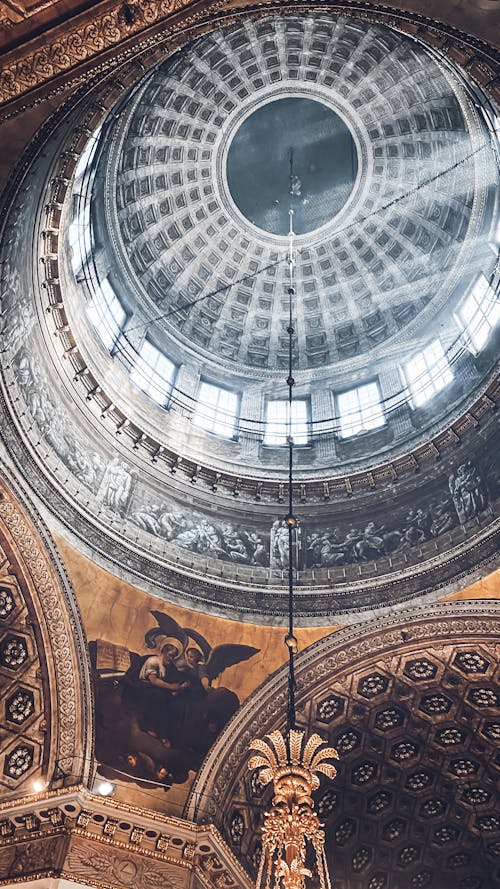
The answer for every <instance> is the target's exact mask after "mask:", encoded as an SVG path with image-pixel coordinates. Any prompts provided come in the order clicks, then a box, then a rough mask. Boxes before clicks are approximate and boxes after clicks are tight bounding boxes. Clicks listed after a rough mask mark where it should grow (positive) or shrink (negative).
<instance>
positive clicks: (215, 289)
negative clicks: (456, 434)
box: [105, 16, 494, 374]
mask: <svg viewBox="0 0 500 889" xmlns="http://www.w3.org/2000/svg"><path fill="white" fill-rule="evenodd" d="M113 139H114V145H113V148H112V150H111V151H110V153H109V157H108V160H107V165H106V172H105V182H106V188H107V207H108V224H109V226H110V231H111V232H114V231H115V230H116V233H117V234H118V232H119V238H118V243H116V254H117V256H118V258H119V260H120V261H121V263H122V264H123V270H124V274H125V276H126V278H127V280H128V281H130V282H131V283H132V286H133V291H134V292H135V293H136V294H137V300H138V302H139V304H140V306H139V308H138V309H137V311H138V312H139V314H141V315H144V317H145V318H148V319H155V321H154V327H153V329H155V334H156V335H158V333H159V330H158V328H159V329H160V330H161V331H163V332H164V333H165V334H168V335H170V336H174V337H175V338H176V340H177V341H178V342H179V343H181V344H182V346H183V347H184V348H185V349H187V350H188V351H190V352H191V354H192V350H193V349H194V350H195V354H196V356H197V357H198V356H199V354H200V350H201V354H203V355H204V356H205V357H206V360H207V361H209V362H210V363H217V364H220V363H221V362H222V363H223V365H224V366H226V365H227V363H228V362H231V363H234V365H235V368H236V369H237V370H240V371H241V372H243V373H246V374H248V373H250V374H251V373H252V369H255V368H265V369H267V370H269V371H274V370H276V369H279V368H282V367H285V366H286V363H287V360H288V353H287V348H288V345H287V337H286V328H287V324H288V316H287V312H288V306H287V285H288V266H287V262H286V253H287V238H286V234H287V232H288V210H289V205H290V203H291V204H292V206H293V209H294V211H295V219H294V227H295V230H296V231H297V233H298V237H297V247H298V248H299V250H298V256H297V291H298V294H299V297H298V299H297V305H296V307H295V311H296V315H297V320H296V353H295V360H296V362H297V365H298V366H299V367H300V368H304V369H306V368H322V367H325V366H331V365H333V366H334V367H337V368H338V367H339V364H340V365H341V364H342V362H344V363H345V362H346V360H347V359H352V358H356V357H357V359H358V361H357V366H358V367H359V366H360V361H362V362H364V363H366V361H368V362H369V363H370V365H371V367H372V369H373V368H374V362H375V361H376V360H377V357H378V356H380V355H382V354H383V355H387V352H388V350H389V351H391V352H392V354H393V355H395V354H397V355H398V356H401V350H406V349H407V348H408V346H409V345H411V348H413V349H414V348H415V342H416V341H418V339H419V338H421V337H422V336H425V335H427V331H428V328H429V324H433V323H435V321H436V318H437V317H440V312H441V311H442V310H443V309H444V310H445V315H443V316H441V319H444V318H445V317H449V316H450V312H451V310H452V309H453V308H454V306H455V303H456V301H457V296H458V295H460V294H461V292H462V291H463V288H464V286H465V285H466V282H467V281H468V280H470V276H471V275H474V273H475V272H479V271H482V272H484V273H485V274H486V275H487V276H488V275H489V273H490V271H491V269H492V268H493V265H494V255H493V252H492V251H491V249H490V250H489V251H488V248H487V239H488V236H489V230H490V226H491V212H492V208H491V204H490V203H489V201H488V193H487V189H485V186H486V187H487V186H488V185H489V183H490V182H492V181H493V180H494V172H493V169H494V168H493V167H492V166H491V162H492V159H491V157H490V144H489V139H488V137H487V133H486V129H485V127H484V122H483V121H482V119H481V116H480V115H479V116H478V114H477V111H476V110H474V108H473V107H472V106H471V105H470V103H469V102H468V101H467V99H466V97H465V94H464V92H463V89H462V87H461V85H460V83H459V81H458V80H457V78H456V77H455V76H453V75H452V73H451V71H447V70H446V69H444V68H443V66H442V65H440V64H438V63H437V62H436V61H435V60H434V59H433V58H432V57H431V56H430V55H429V53H428V52H427V51H426V50H424V49H423V48H422V47H419V46H418V45H417V44H415V43H413V42H412V41H410V40H408V39H403V38H401V37H400V36H399V35H397V34H396V33H394V32H390V31H389V30H387V29H383V28H380V27H378V26H375V25H371V26H370V25H367V24H366V23H364V22H361V21H356V20H354V19H350V18H343V17H341V18H339V19H331V18H327V17H321V16H310V17H304V18H303V17H297V16H286V17H283V18H273V19H265V20H263V21H257V22H248V23H245V24H241V25H238V26H235V27H233V28H229V29H227V30H225V31H218V32H215V33H214V34H211V35H209V36H207V37H203V38H202V39H200V40H198V41H196V42H195V43H194V44H193V45H191V46H190V47H189V48H187V49H186V50H184V51H183V52H181V53H179V54H178V55H177V56H174V57H173V58H172V59H169V60H168V61H167V62H165V63H164V64H163V65H161V66H160V67H159V68H158V69H157V71H156V72H155V73H154V74H153V75H152V76H151V77H150V78H148V80H147V81H146V83H145V84H144V86H143V87H142V89H140V90H139V91H138V93H137V94H136V96H135V97H134V99H133V100H132V101H130V102H127V105H126V108H125V109H124V112H123V113H122V115H121V117H120V120H119V123H118V125H117V132H115V133H114V135H113ZM290 150H292V151H293V175H294V176H295V177H296V180H297V181H296V185H295V191H294V194H293V196H292V197H291V198H290V195H289V174H290V170H289V154H290ZM482 242H483V246H482ZM110 264H111V260H110ZM457 287H458V288H459V289H458V292H457ZM444 323H445V322H444V320H440V324H441V325H443V324H444ZM151 329H152V328H151V325H150V326H149V327H148V330H149V331H150V333H151ZM361 356H363V357H361Z"/></svg>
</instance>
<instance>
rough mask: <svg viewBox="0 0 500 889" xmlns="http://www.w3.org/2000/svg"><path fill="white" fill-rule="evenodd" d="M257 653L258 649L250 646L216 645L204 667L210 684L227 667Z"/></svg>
mask: <svg viewBox="0 0 500 889" xmlns="http://www.w3.org/2000/svg"><path fill="white" fill-rule="evenodd" d="M259 651H260V648H253V647H252V646H251V645H233V644H231V643H228V644H226V645H217V646H216V647H215V648H213V649H212V651H211V653H210V657H209V658H208V661H207V665H206V671H207V676H208V678H209V680H210V682H212V680H213V679H217V676H220V674H221V673H223V672H224V670H226V669H227V668H228V667H232V666H233V665H234V664H240V663H241V662H242V661H247V660H248V659H249V658H251V657H253V656H254V654H257V652H259Z"/></svg>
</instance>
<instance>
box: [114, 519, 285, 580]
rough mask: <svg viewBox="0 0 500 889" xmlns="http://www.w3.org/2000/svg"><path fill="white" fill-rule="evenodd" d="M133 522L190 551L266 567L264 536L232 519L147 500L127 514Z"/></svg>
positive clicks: (267, 554) (266, 552)
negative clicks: (219, 520) (218, 519)
mask: <svg viewBox="0 0 500 889" xmlns="http://www.w3.org/2000/svg"><path fill="white" fill-rule="evenodd" d="M128 518H129V519H130V521H131V522H133V523H134V524H135V525H137V526H138V527H139V528H142V530H143V531H147V532H148V533H149V534H154V535H155V536H157V537H162V538H163V539H164V540H168V541H170V542H172V543H175V544H176V545H177V546H180V547H182V548H183V549H187V550H189V551H190V552H193V553H198V554H199V555H205V556H208V557H209V558H214V559H222V561H225V562H235V563H237V564H241V565H256V566H261V567H267V565H268V564H269V552H268V549H267V547H266V546H265V545H264V542H263V540H262V538H261V537H260V536H259V535H258V534H257V533H255V532H248V531H245V530H244V529H243V528H239V527H236V526H234V525H232V524H230V523H229V522H222V523H217V522H209V521H207V520H206V519H205V518H204V517H203V516H201V515H198V514H196V513H191V515H189V516H188V515H185V514H183V513H181V512H179V511H173V510H171V509H169V508H168V506H167V504H165V503H163V504H154V503H144V504H142V505H141V506H140V507H139V508H138V509H135V510H133V511H131V512H130V513H129V515H128Z"/></svg>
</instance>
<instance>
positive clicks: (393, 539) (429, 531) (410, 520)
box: [306, 464, 486, 568]
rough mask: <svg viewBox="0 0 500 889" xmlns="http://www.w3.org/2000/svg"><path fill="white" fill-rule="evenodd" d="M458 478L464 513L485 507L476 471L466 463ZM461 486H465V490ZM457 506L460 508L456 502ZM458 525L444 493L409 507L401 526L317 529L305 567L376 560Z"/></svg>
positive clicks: (309, 539) (309, 542) (311, 537)
mask: <svg viewBox="0 0 500 889" xmlns="http://www.w3.org/2000/svg"><path fill="white" fill-rule="evenodd" d="M457 478H458V489H459V491H460V496H461V498H463V499H461V500H460V508H461V510H462V512H464V510H465V508H467V509H469V510H472V509H475V508H478V509H481V508H484V506H480V505H479V504H481V503H486V492H485V489H484V486H482V483H481V479H480V477H479V475H478V473H477V470H475V469H474V468H471V466H468V467H467V465H466V464H464V467H462V472H457ZM466 482H467V484H466ZM455 485H456V482H455ZM450 486H451V483H450ZM462 488H465V492H463V491H462ZM468 488H471V489H472V491H469V490H468ZM454 490H455V488H454ZM455 496H458V492H457V494H456V495H455ZM465 500H467V503H466V504H465V503H464V501H465ZM454 502H455V501H454ZM455 507H456V508H457V504H456V503H455ZM457 512H458V509H457ZM473 514H474V515H475V514H476V513H473ZM456 524H457V519H456V515H455V513H454V510H453V504H452V502H451V500H450V499H449V497H447V496H445V497H442V498H441V499H440V500H433V501H431V502H430V503H429V504H428V505H422V506H419V507H417V508H413V507H412V508H410V509H409V510H408V512H407V514H406V516H405V518H404V519H403V521H402V523H401V525H400V526H399V527H396V528H387V527H386V526H385V525H376V524H375V522H368V523H367V525H366V526H365V528H364V530H361V529H360V528H349V530H347V531H344V532H341V531H340V529H339V528H338V527H336V528H333V529H330V528H327V529H325V530H324V531H322V532H321V531H314V532H313V533H311V534H308V536H307V546H306V566H307V567H309V568H330V567H335V566H336V565H346V564H352V563H353V562H354V563H355V562H364V561H369V560H376V559H379V558H381V557H384V556H389V555H390V554H391V553H394V552H397V551H398V550H402V549H406V548H408V547H412V546H418V545H419V544H422V543H425V541H426V540H432V539H434V538H436V537H439V535H440V534H444V533H445V532H446V531H449V530H450V528H453V527H454V526H455V525H456Z"/></svg>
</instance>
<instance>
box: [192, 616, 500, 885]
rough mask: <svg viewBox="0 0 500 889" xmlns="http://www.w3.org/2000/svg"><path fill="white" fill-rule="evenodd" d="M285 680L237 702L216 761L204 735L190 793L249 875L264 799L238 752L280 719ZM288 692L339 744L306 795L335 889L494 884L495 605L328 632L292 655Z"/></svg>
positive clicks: (497, 876)
mask: <svg viewBox="0 0 500 889" xmlns="http://www.w3.org/2000/svg"><path fill="white" fill-rule="evenodd" d="M349 636H350V638H349ZM299 664H300V666H299ZM284 687H285V682H284V676H282V677H281V685H280V681H279V679H278V678H276V680H275V682H274V686H273V688H272V689H271V688H268V689H267V691H265V690H264V688H263V689H261V691H260V692H258V693H257V694H255V695H254V697H253V699H250V701H249V702H247V704H246V705H245V707H244V708H243V710H242V712H241V714H240V719H239V720H238V719H235V720H234V722H233V724H232V725H231V726H228V727H227V729H226V731H225V736H221V738H220V741H219V742H218V744H221V745H223V744H226V745H227V744H228V741H229V738H231V741H230V742H229V743H231V745H232V743H233V742H234V747H233V746H231V748H230V749H231V751H232V753H231V755H230V757H229V759H228V758H227V757H226V758H225V759H224V761H222V759H221V757H220V754H219V751H218V750H217V745H216V746H215V747H214V749H213V751H212V752H211V754H210V755H209V758H208V760H207V762H206V763H205V766H204V768H203V769H202V771H201V772H200V774H199V776H198V779H197V783H196V784H195V786H194V787H193V790H192V797H191V801H192V804H193V806H195V805H198V808H199V811H198V817H202V816H204V817H214V818H215V819H216V822H217V823H219V824H220V826H221V827H222V829H223V831H224V834H225V836H226V839H227V841H228V842H229V843H230V844H231V846H232V848H233V850H234V851H235V852H236V853H237V854H238V855H239V856H240V858H241V860H243V861H244V862H245V864H246V865H247V866H248V867H249V869H250V871H251V873H255V872H256V867H257V864H258V858H259V850H260V845H259V844H260V839H259V827H260V825H261V819H262V815H263V812H264V810H265V808H266V805H267V803H268V800H267V792H266V793H263V791H262V789H261V788H259V786H258V785H257V784H256V782H255V781H254V780H252V776H251V775H250V773H249V772H248V767H247V764H246V759H247V756H246V752H245V751H246V749H247V747H248V743H249V741H250V738H251V737H256V736H258V737H262V736H263V735H264V734H265V732H269V731H271V730H272V729H275V728H281V727H282V719H283V718H284V712H285V692H284V690H283V689H284ZM268 695H269V696H268ZM298 696H299V698H301V701H302V703H301V705H300V706H299V716H298V722H299V724H300V727H304V728H306V730H307V731H308V732H312V731H317V732H318V733H319V734H320V735H321V737H323V738H324V739H325V740H328V741H329V742H331V743H332V744H333V745H334V746H335V747H336V748H337V750H338V752H339V757H340V759H339V763H338V764H337V765H338V775H337V778H336V779H335V780H334V781H331V782H330V781H326V780H325V781H324V782H323V783H322V785H321V787H320V789H319V791H318V792H317V795H316V805H317V810H318V812H319V814H320V817H321V818H322V820H323V821H324V822H325V825H326V848H327V852H328V855H329V857H330V873H331V875H332V880H333V884H334V885H335V886H336V887H338V889H347V887H359V889H368V887H369V889H377V887H379V889H395V887H398V889H418V887H424V886H426V887H429V889H431V887H432V889H441V887H443V889H451V887H457V886H458V887H460V889H472V887H475V889H486V887H493V886H495V887H496V886H498V885H500V847H499V842H498V840H499V836H500V821H499V819H498V810H499V799H498V772H499V769H500V760H499V758H498V752H497V749H498V740H499V732H500V723H499V715H500V698H499V696H498V619H497V617H495V614H494V610H492V609H491V608H490V609H488V608H487V607H484V609H483V613H482V614H481V613H480V609H478V611H477V613H474V607H473V606H471V605H467V606H466V605H465V603H464V604H463V605H461V606H459V607H456V606H454V605H448V606H444V607H441V608H437V609H436V612H435V614H433V616H432V617H430V618H426V617H425V616H424V615H423V614H420V615H418V614H416V613H415V612H414V613H413V614H412V613H411V612H410V613H409V614H407V616H406V619H405V622H404V623H403V622H399V621H397V620H392V621H388V622H387V623H386V626H385V627H384V626H383V625H382V626H380V625H379V627H378V629H375V627H374V626H369V625H364V626H363V625H361V626H358V627H357V629H356V638H354V636H353V635H351V634H350V633H346V632H345V631H340V632H339V633H336V634H334V635H333V636H330V637H328V638H327V639H324V640H322V641H320V642H318V643H315V644H314V645H312V646H311V647H310V648H309V649H308V650H307V651H305V652H304V653H303V656H302V660H301V661H300V659H299V663H298ZM271 699H272V703H271ZM281 708H282V709H281ZM226 749H227V747H226ZM197 794H199V796H198V797H197ZM202 794H204V795H205V796H204V797H203V796H202ZM197 798H198V799H200V800H202V799H204V800H206V802H201V804H197V803H196V799H197ZM211 807H214V808H213V810H212V811H210V809H211Z"/></svg>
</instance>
